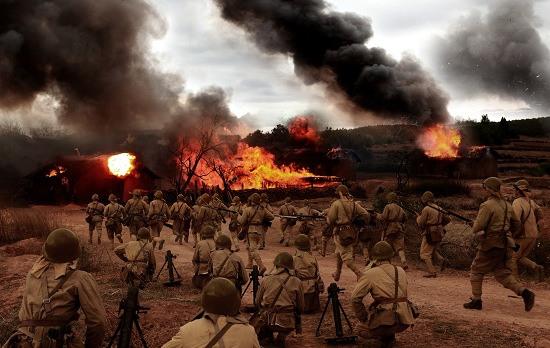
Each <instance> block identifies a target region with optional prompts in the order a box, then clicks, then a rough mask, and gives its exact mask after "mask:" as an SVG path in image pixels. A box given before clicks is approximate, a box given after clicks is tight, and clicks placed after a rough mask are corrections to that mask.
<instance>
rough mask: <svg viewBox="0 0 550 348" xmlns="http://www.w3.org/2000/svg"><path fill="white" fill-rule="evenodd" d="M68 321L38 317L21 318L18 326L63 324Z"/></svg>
mask: <svg viewBox="0 0 550 348" xmlns="http://www.w3.org/2000/svg"><path fill="white" fill-rule="evenodd" d="M68 323H69V322H68V321H67V320H61V319H39V320H32V319H30V320H21V322H20V323H19V327H43V326H65V325H67V324H68Z"/></svg>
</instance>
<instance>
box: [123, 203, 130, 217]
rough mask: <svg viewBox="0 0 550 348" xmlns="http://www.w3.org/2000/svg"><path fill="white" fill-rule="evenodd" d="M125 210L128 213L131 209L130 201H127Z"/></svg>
mask: <svg viewBox="0 0 550 348" xmlns="http://www.w3.org/2000/svg"><path fill="white" fill-rule="evenodd" d="M124 211H125V212H126V214H128V212H129V211H130V201H128V202H126V205H124Z"/></svg>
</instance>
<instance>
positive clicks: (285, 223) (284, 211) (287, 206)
mask: <svg viewBox="0 0 550 348" xmlns="http://www.w3.org/2000/svg"><path fill="white" fill-rule="evenodd" d="M296 213H297V212H296V208H295V207H294V206H293V205H292V200H291V199H290V197H286V198H285V200H284V204H283V205H282V206H281V208H279V215H284V216H296ZM295 225H296V219H289V218H281V240H280V241H279V244H283V245H284V246H288V245H289V244H290V236H291V235H292V229H293V227H294V226H295Z"/></svg>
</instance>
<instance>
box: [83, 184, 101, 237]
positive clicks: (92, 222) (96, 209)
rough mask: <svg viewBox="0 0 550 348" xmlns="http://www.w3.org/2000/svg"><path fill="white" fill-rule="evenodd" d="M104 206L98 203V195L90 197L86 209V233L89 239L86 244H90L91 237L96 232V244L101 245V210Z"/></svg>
mask: <svg viewBox="0 0 550 348" xmlns="http://www.w3.org/2000/svg"><path fill="white" fill-rule="evenodd" d="M104 209H105V206H104V205H103V203H101V202H100V201H99V195H98V194H97V193H94V194H93V195H92V202H91V203H89V204H88V207H87V208H86V214H87V215H88V216H87V217H86V221H87V222H88V231H89V234H90V238H89V239H88V243H90V244H92V237H93V235H94V230H96V231H97V244H101V231H102V230H103V210H104Z"/></svg>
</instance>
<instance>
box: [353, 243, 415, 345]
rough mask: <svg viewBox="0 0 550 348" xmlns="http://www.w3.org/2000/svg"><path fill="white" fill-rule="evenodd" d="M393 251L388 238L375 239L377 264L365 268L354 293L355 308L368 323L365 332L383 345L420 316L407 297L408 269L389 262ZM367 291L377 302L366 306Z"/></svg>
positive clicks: (359, 315)
mask: <svg viewBox="0 0 550 348" xmlns="http://www.w3.org/2000/svg"><path fill="white" fill-rule="evenodd" d="M393 255H394V251H393V248H392V246H391V245H390V244H389V243H388V242H384V241H382V242H378V243H376V245H375V246H374V247H373V248H372V250H371V258H372V260H373V261H374V265H373V267H372V268H370V269H368V270H366V271H365V273H364V275H363V276H362V277H361V279H360V280H359V283H357V285H356V286H355V289H354V290H353V293H352V294H351V305H352V308H353V311H354V312H355V315H356V316H357V318H358V319H359V320H360V321H361V322H362V323H364V324H365V325H366V328H365V329H366V330H365V331H363V332H364V335H362V336H365V337H366V338H377V339H379V340H380V341H381V342H382V348H387V347H392V346H393V343H394V342H395V334H396V333H398V332H402V331H404V330H405V329H407V328H408V327H409V326H411V325H413V324H414V318H415V317H416V316H417V313H414V314H413V309H414V310H415V307H414V306H413V305H412V304H411V303H410V302H409V301H408V299H407V275H406V273H405V271H404V270H403V268H401V267H398V266H394V265H392V264H391V263H390V260H391V258H392V257H393ZM388 278H389V279H390V280H391V281H388ZM368 294H371V296H372V298H373V299H374V302H373V303H371V305H370V306H369V308H368V310H367V308H365V304H364V303H363V299H364V298H365V297H366V296H367V295H368ZM415 312H416V310H415Z"/></svg>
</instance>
